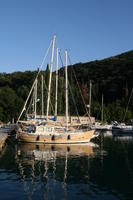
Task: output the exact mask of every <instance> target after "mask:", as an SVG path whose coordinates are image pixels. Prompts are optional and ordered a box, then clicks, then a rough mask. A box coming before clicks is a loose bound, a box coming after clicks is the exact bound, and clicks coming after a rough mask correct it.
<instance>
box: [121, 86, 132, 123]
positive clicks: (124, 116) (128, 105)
mask: <svg viewBox="0 0 133 200" xmlns="http://www.w3.org/2000/svg"><path fill="white" fill-rule="evenodd" d="M132 93H133V88H132V90H131V94H130V97H129V100H128V103H127V107H126V111H125V115H124V117H123V121H125V118H126V114H127V111H128V106H129V103H130V100H131V97H132Z"/></svg>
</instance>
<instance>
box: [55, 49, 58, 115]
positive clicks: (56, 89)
mask: <svg viewBox="0 0 133 200" xmlns="http://www.w3.org/2000/svg"><path fill="white" fill-rule="evenodd" d="M57 95H58V48H57V49H56V93H55V116H56V117H57Z"/></svg>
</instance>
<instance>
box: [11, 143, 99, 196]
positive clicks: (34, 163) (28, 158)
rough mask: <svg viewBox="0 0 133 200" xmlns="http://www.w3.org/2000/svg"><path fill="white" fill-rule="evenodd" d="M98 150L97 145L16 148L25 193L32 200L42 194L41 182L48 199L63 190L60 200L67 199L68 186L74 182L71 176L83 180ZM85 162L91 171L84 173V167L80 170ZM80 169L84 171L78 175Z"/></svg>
mask: <svg viewBox="0 0 133 200" xmlns="http://www.w3.org/2000/svg"><path fill="white" fill-rule="evenodd" d="M95 146H96V145H94V144H93V143H90V144H89V143H88V144H80V145H78V144H71V145H65V144H64V145H62V144H60V145H43V144H39V145H36V144H34V143H30V144H29V143H19V144H18V145H16V156H15V158H16V163H17V165H18V169H19V173H20V176H21V178H22V180H23V182H24V188H25V192H26V193H27V194H28V196H29V197H31V196H32V195H33V194H34V193H36V192H37V191H38V188H39V187H40V184H39V182H43V185H44V189H43V191H44V194H43V196H44V199H49V198H48V197H49V196H52V195H53V196H54V197H55V191H54V190H55V188H58V189H59V187H60V188H61V189H60V190H59V191H61V193H60V194H58V195H57V196H58V197H59V199H67V193H68V190H67V182H68V181H70V180H69V179H70V173H71V177H72V176H75V175H74V174H75V173H79V174H80V176H81V174H82V173H85V174H87V175H88V173H89V159H91V158H92V156H93V153H94V148H95ZM75 160H76V161H75ZM83 160H84V161H85V162H86V163H87V164H86V165H85V168H86V166H87V170H86V169H85V170H83V171H82V169H83V167H82V168H80V165H83V163H84V162H83V163H82V161H83ZM73 162H74V163H75V167H73ZM77 162H78V163H77ZM77 168H78V169H81V171H77ZM29 179H30V180H31V182H30V187H29ZM41 185H42V184H41ZM31 199H32V198H31ZM53 199H55V198H53Z"/></svg>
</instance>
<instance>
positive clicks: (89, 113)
mask: <svg viewBox="0 0 133 200" xmlns="http://www.w3.org/2000/svg"><path fill="white" fill-rule="evenodd" d="M91 90H92V82H91V80H90V91H89V93H90V94H89V115H91Z"/></svg>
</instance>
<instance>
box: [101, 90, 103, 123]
mask: <svg viewBox="0 0 133 200" xmlns="http://www.w3.org/2000/svg"><path fill="white" fill-rule="evenodd" d="M101 121H102V122H103V94H102V111H101Z"/></svg>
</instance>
